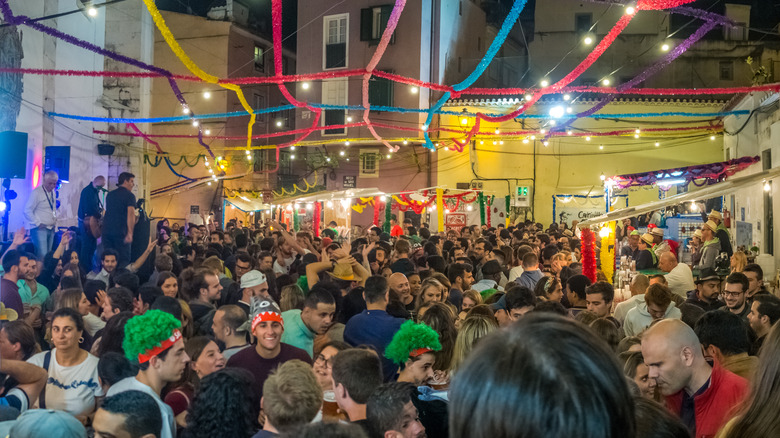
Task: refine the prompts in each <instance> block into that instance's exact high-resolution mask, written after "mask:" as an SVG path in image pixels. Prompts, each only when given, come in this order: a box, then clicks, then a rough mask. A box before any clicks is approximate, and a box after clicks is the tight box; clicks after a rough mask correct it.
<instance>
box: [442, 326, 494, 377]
mask: <svg viewBox="0 0 780 438" xmlns="http://www.w3.org/2000/svg"><path fill="white" fill-rule="evenodd" d="M496 330H498V324H497V323H496V320H495V319H490V318H486V317H483V316H479V315H473V316H469V317H467V318H466V319H465V320H464V321H463V323H462V324H461V327H460V331H459V332H458V336H457V337H456V338H455V348H454V349H453V351H452V363H451V365H450V372H451V373H454V372H455V371H456V370H457V369H458V367H459V366H460V365H461V364H462V363H463V361H465V360H466V358H467V357H468V355H469V353H471V350H473V349H474V346H475V345H476V344H477V342H478V341H479V340H480V339H482V338H483V337H485V336H487V335H489V334H490V333H493V332H494V331H496Z"/></svg>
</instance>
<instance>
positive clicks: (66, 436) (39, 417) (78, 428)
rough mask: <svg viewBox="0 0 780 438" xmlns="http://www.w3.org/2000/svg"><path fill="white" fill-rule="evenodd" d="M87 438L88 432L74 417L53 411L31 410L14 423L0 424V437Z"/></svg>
mask: <svg viewBox="0 0 780 438" xmlns="http://www.w3.org/2000/svg"><path fill="white" fill-rule="evenodd" d="M9 436H11V437H24V438H51V437H55V436H56V437H57V438H87V430H86V429H85V428H84V426H83V425H82V424H81V422H80V421H79V420H77V419H76V417H74V416H73V415H70V414H68V413H67V412H63V411H55V410H52V409H30V410H28V411H26V412H24V413H23V414H22V415H20V416H19V418H17V419H16V420H14V421H4V422H2V423H0V437H3V438H5V437H9Z"/></svg>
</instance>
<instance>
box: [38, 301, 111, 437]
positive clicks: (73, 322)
mask: <svg viewBox="0 0 780 438" xmlns="http://www.w3.org/2000/svg"><path fill="white" fill-rule="evenodd" d="M51 334H52V336H51V337H52V343H53V344H54V348H53V349H52V350H51V351H46V352H42V353H38V354H36V355H35V356H33V357H31V358H30V359H29V360H28V362H30V363H31V364H33V365H38V366H39V367H41V368H43V369H45V370H47V371H48V374H49V379H48V381H47V382H46V386H45V387H44V389H43V391H41V395H40V398H39V402H38V403H39V407H40V408H41V409H57V410H61V411H66V412H68V413H70V414H72V415H73V416H75V417H77V418H79V419H80V420H82V422H84V421H85V420H86V418H87V417H88V416H90V415H91V414H92V413H93V412H94V411H95V409H96V407H97V400H98V399H99V398H100V397H102V396H103V395H104V393H103V389H102V388H101V387H100V384H99V380H98V373H97V366H98V358H97V357H95V356H93V355H91V354H89V353H87V352H86V351H85V350H82V349H81V348H79V340H80V338H81V337H82V336H83V334H84V321H83V320H82V318H81V315H80V314H79V313H78V312H77V311H76V310H73V309H70V308H67V307H64V308H62V309H59V310H57V311H56V312H54V315H53V316H52V324H51Z"/></svg>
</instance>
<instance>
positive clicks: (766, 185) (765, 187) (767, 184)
mask: <svg viewBox="0 0 780 438" xmlns="http://www.w3.org/2000/svg"><path fill="white" fill-rule="evenodd" d="M764 191H765V192H771V191H772V184H769V181H767V182H765V183H764Z"/></svg>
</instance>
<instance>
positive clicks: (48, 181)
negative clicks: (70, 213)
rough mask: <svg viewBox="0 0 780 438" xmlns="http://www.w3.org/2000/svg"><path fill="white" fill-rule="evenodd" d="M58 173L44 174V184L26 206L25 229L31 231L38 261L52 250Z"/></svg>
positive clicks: (34, 192) (32, 194)
mask: <svg viewBox="0 0 780 438" xmlns="http://www.w3.org/2000/svg"><path fill="white" fill-rule="evenodd" d="M59 180H60V177H59V175H57V172H55V171H53V170H49V171H47V172H46V173H44V174H43V184H41V185H40V186H38V187H36V188H35V189H34V190H33V191H32V192H31V193H30V197H29V198H27V203H26V204H25V205H24V221H25V222H26V226H25V228H27V229H28V230H29V231H30V241H31V242H32V244H33V245H34V246H35V255H36V256H38V260H43V257H44V256H45V255H46V253H48V252H49V251H50V250H51V247H52V244H53V243H54V231H55V230H56V228H57V192H56V191H55V190H56V189H57V183H58V182H59Z"/></svg>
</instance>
